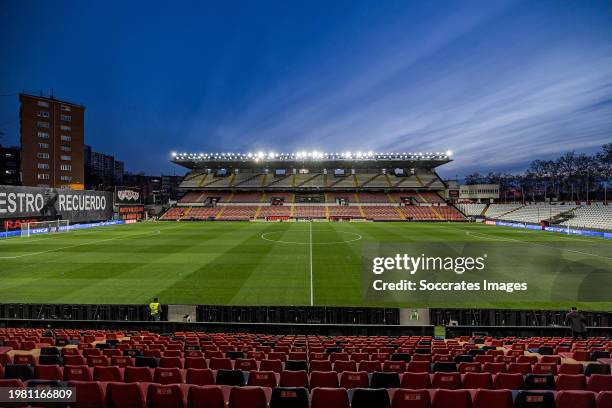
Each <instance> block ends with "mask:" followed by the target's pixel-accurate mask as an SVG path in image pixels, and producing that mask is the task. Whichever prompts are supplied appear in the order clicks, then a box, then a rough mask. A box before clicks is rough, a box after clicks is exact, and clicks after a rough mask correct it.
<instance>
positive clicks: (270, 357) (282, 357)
mask: <svg viewBox="0 0 612 408" xmlns="http://www.w3.org/2000/svg"><path fill="white" fill-rule="evenodd" d="M268 360H280V361H282V362H283V363H284V362H285V361H287V355H286V354H285V353H280V352H277V351H273V352H271V353H268Z"/></svg>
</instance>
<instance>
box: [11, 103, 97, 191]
mask: <svg viewBox="0 0 612 408" xmlns="http://www.w3.org/2000/svg"><path fill="white" fill-rule="evenodd" d="M19 102H20V108H19V123H20V137H21V178H22V184H23V185H24V186H39V187H54V188H72V189H77V190H78V189H83V188H84V183H85V180H84V163H83V146H84V136H85V130H84V127H85V107H84V106H82V105H77V104H74V103H72V102H67V101H61V100H59V99H55V98H53V97H51V98H47V97H43V96H36V95H29V94H20V95H19Z"/></svg>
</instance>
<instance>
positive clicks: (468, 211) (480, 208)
mask: <svg viewBox="0 0 612 408" xmlns="http://www.w3.org/2000/svg"><path fill="white" fill-rule="evenodd" d="M457 207H458V208H459V210H461V212H462V213H464V214H465V215H468V216H471V217H478V216H482V215H484V214H483V213H484V210H485V209H486V208H487V205H486V204H469V203H461V204H458V205H457Z"/></svg>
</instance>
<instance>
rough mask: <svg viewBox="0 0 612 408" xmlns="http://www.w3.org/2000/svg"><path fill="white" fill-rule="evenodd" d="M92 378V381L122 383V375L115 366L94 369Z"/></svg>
mask: <svg viewBox="0 0 612 408" xmlns="http://www.w3.org/2000/svg"><path fill="white" fill-rule="evenodd" d="M93 377H94V381H114V382H121V381H123V375H122V374H121V370H120V369H119V367H117V366H109V367H100V366H98V367H94V372H93Z"/></svg>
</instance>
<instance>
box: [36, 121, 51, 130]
mask: <svg viewBox="0 0 612 408" xmlns="http://www.w3.org/2000/svg"><path fill="white" fill-rule="evenodd" d="M36 125H38V127H40V128H46V129H49V122H42V121H38V122H36Z"/></svg>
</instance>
